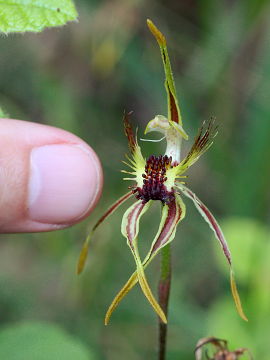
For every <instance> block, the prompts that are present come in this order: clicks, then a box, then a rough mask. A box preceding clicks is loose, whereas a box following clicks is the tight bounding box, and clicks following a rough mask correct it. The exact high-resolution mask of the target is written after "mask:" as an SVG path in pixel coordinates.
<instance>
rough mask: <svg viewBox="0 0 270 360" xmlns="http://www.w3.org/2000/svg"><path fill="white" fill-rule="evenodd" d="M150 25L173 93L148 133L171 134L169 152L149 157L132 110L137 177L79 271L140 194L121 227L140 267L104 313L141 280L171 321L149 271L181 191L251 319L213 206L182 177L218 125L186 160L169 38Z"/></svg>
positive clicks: (131, 159)
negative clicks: (151, 220)
mask: <svg viewBox="0 0 270 360" xmlns="http://www.w3.org/2000/svg"><path fill="white" fill-rule="evenodd" d="M147 24H148V27H149V29H150V31H151V32H152V34H153V35H154V37H155V38H156V40H157V42H158V44H159V47H160V51H161V56H162V61H163V65H164V71H165V88H166V92H167V98H168V116H167V117H165V116H162V115H157V116H156V117H155V118H154V119H153V120H151V121H150V122H149V123H148V124H147V126H146V129H145V133H146V134H147V133H149V132H152V131H157V132H160V133H161V134H162V135H163V137H164V138H165V139H166V142H167V148H166V151H165V154H164V155H160V156H156V155H151V156H150V157H149V158H148V159H145V158H144V157H143V155H142V153H141V149H140V146H139V145H138V142H137V138H136V136H134V133H133V131H132V126H131V124H130V115H131V113H129V114H125V115H124V127H125V134H126V136H127V139H128V144H129V149H130V153H131V154H130V156H126V157H127V161H124V163H125V164H126V165H127V166H128V167H129V170H122V171H123V172H124V173H127V174H128V175H129V176H130V177H128V178H124V180H131V181H133V185H132V186H130V187H129V189H130V191H129V192H128V193H127V194H125V195H123V196H122V197H121V198H120V199H118V200H117V201H116V202H115V203H114V204H113V205H112V206H111V207H110V208H109V209H108V210H107V211H106V213H105V214H104V215H103V216H102V217H101V218H100V219H99V220H98V221H97V223H96V224H95V226H94V227H93V229H92V231H91V232H90V234H89V235H88V237H87V239H86V241H85V243H84V245H83V248H82V251H81V254H80V258H79V261H78V265H77V272H78V273H81V272H82V270H83V268H84V265H85V261H86V257H87V253H88V247H89V242H90V239H91V238H92V235H93V232H94V231H95V230H96V229H97V227H98V226H99V225H100V224H101V223H102V222H103V220H105V219H106V218H107V217H108V216H109V215H111V214H112V213H113V212H114V211H115V210H116V209H117V208H118V207H119V206H120V205H121V204H123V203H124V202H125V201H126V200H128V199H129V198H131V197H134V196H135V198H136V199H137V200H136V202H135V203H134V204H132V205H131V206H130V207H129V208H128V209H127V210H126V212H125V214H124V216H123V219H122V226H121V231H122V234H123V236H124V237H125V238H126V239H127V244H128V246H129V248H130V250H131V252H132V255H133V257H134V260H135V263H136V270H135V272H134V273H133V274H132V275H131V277H130V278H129V280H128V281H127V282H126V284H125V285H124V286H123V288H122V289H121V290H120V292H119V293H118V294H117V295H116V297H115V298H114V300H113V302H112V304H111V305H110V307H109V309H108V311H107V314H106V316H105V324H108V322H109V319H110V316H111V314H112V312H113V311H114V310H115V308H116V307H117V305H118V304H119V302H120V301H121V300H122V299H123V297H124V296H125V295H126V294H127V293H128V292H129V291H130V290H131V289H132V288H133V287H134V285H135V284H136V283H137V282H139V284H140V286H141V289H142V291H143V293H144V295H145V297H146V298H147V300H148V301H149V303H150V304H151V306H152V307H153V309H154V310H155V312H156V313H157V314H158V316H159V317H160V319H161V320H162V321H163V322H164V323H166V322H167V320H166V316H165V314H164V312H163V310H162V309H161V307H160V305H159V304H158V302H157V301H156V299H155V297H154V295H153V293H152V291H151V289H150V287H149V284H148V281H147V279H146V276H145V269H146V267H147V266H148V265H149V264H150V263H151V261H152V260H153V259H154V257H155V256H156V255H157V254H158V253H159V252H160V250H161V249H162V248H163V247H164V246H166V245H168V244H169V243H170V242H171V241H172V240H173V239H174V237H175V233H176V228H177V225H178V224H179V222H180V221H181V220H183V218H184V217H185V212H186V208H185V204H184V202H183V200H182V196H185V197H187V198H189V199H190V200H191V201H192V202H193V203H194V205H195V207H196V208H197V210H198V211H199V213H200V214H201V215H202V216H203V218H204V220H205V221H206V222H207V223H208V225H209V226H210V228H211V229H212V231H213V232H214V235H215V237H216V239H217V240H218V241H219V243H220V245H221V247H222V250H223V253H224V255H225V257H226V259H227V261H228V264H229V266H230V280H231V290H232V295H233V298H234V301H235V304H236V308H237V310H238V313H239V315H240V316H241V317H242V318H243V319H245V320H247V318H246V316H245V314H244V312H243V310H242V306H241V302H240V298H239V295H238V292H237V288H236V283H235V280H234V275H233V270H232V260H231V254H230V251H229V248H228V245H227V242H226V240H225V237H224V235H223V233H222V230H221V228H220V226H219V225H218V223H217V221H216V219H215V218H214V216H213V215H212V213H211V212H210V210H209V209H208V208H207V207H206V206H205V205H204V204H203V203H202V202H201V200H199V198H198V197H197V196H196V195H195V194H194V193H193V192H192V191H191V190H190V189H189V188H188V187H186V185H185V183H184V182H183V181H182V180H183V178H185V175H183V174H184V173H185V172H186V170H187V169H188V168H189V167H190V166H191V165H193V164H194V163H195V162H196V161H197V160H198V159H199V158H200V156H201V155H202V154H203V153H204V152H205V151H206V150H208V149H209V147H210V146H211V145H212V143H213V139H214V137H215V136H216V134H217V127H216V126H215V124H214V119H213V118H211V119H210V121H208V122H207V123H206V122H204V123H203V125H202V127H201V129H200V130H199V132H198V135H197V136H196V137H195V140H194V143H193V146H192V147H191V149H190V151H189V152H188V154H187V155H186V156H185V157H184V158H183V159H182V160H181V157H180V155H181V154H180V149H181V142H182V140H183V139H188V136H187V134H186V132H185V131H184V129H183V127H182V119H181V114H180V109H179V105H178V101H177V97H176V90H175V85H174V80H173V75H172V71H171V65H170V60H169V55H168V51H167V46H166V39H165V37H164V35H163V34H162V33H161V32H160V31H159V30H158V29H157V28H156V26H155V25H154V24H153V23H152V21H151V20H147ZM156 200H158V201H160V203H161V207H162V214H161V220H160V225H159V229H158V231H157V234H156V236H155V238H154V240H153V242H152V245H151V247H150V250H149V252H148V254H147V255H146V257H145V258H144V259H143V260H142V259H141V257H140V254H139V250H138V233H139V223H140V219H141V217H142V216H143V215H144V214H145V213H146V212H147V210H148V209H149V208H150V206H151V205H152V204H153V202H154V201H156Z"/></svg>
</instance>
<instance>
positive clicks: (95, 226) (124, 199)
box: [77, 191, 133, 274]
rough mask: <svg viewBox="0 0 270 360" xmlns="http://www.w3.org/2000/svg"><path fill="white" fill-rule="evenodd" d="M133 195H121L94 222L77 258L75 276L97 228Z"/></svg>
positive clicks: (79, 269)
mask: <svg viewBox="0 0 270 360" xmlns="http://www.w3.org/2000/svg"><path fill="white" fill-rule="evenodd" d="M132 195H133V193H132V191H129V192H128V193H127V194H125V195H123V196H122V197H120V198H119V199H118V200H117V201H116V202H115V203H114V204H112V205H111V206H110V207H109V209H108V210H107V211H106V212H105V214H103V215H102V216H101V218H100V219H99V220H98V221H97V222H96V224H95V225H94V226H93V228H92V230H91V231H90V233H89V235H88V236H87V238H86V240H85V242H84V244H83V247H82V250H81V253H80V256H79V260H78V263H77V274H80V273H81V272H82V271H83V269H84V266H85V262H86V259H87V254H88V248H89V242H90V240H91V238H92V235H93V233H94V232H95V230H96V229H97V227H98V226H99V225H100V224H101V223H102V222H103V221H104V220H105V219H106V218H107V217H108V216H110V215H111V214H113V213H114V211H115V210H116V209H117V208H118V207H119V206H120V205H122V204H123V203H124V202H125V201H126V200H128V199H129V198H130V197H131V196H132Z"/></svg>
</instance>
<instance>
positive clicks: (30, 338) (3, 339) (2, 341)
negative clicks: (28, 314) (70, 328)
mask: <svg viewBox="0 0 270 360" xmlns="http://www.w3.org/2000/svg"><path fill="white" fill-rule="evenodd" d="M0 359H7V360H48V359H57V360H74V359H76V360H93V359H94V357H93V356H92V355H91V354H90V352H89V351H88V349H87V348H86V347H85V346H84V345H83V344H82V343H80V341H78V340H77V339H75V338H73V337H72V336H70V335H69V334H67V333H66V332H65V331H63V330H62V329H61V328H59V327H58V326H55V325H51V324H46V323H38V322H32V323H31V322H27V323H20V324H17V325H12V326H8V327H5V328H3V329H2V330H1V331H0Z"/></svg>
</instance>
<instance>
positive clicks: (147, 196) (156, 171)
mask: <svg viewBox="0 0 270 360" xmlns="http://www.w3.org/2000/svg"><path fill="white" fill-rule="evenodd" d="M171 167H172V158H171V157H168V156H167V155H165V156H162V155H160V156H155V155H151V156H149V158H148V159H147V161H146V165H145V173H144V174H143V175H142V177H143V178H144V179H143V186H142V188H140V187H136V188H134V189H133V192H134V193H136V195H135V196H136V198H137V199H141V200H142V202H143V203H147V202H148V201H149V200H160V201H162V202H163V204H164V203H166V204H168V203H169V202H170V201H171V200H173V199H174V191H173V190H172V189H169V190H168V189H167V187H166V186H165V185H164V182H165V181H166V180H167V177H166V171H167V169H169V168H171Z"/></svg>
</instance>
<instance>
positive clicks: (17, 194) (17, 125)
mask: <svg viewBox="0 0 270 360" xmlns="http://www.w3.org/2000/svg"><path fill="white" fill-rule="evenodd" d="M0 144H1V147H0V186H1V192H0V232H34V231H50V230H55V229H60V228H64V227H67V226H70V225H73V224H75V223H76V222H79V221H80V220H82V219H83V218H84V217H86V216H87V215H88V214H89V213H90V212H91V210H92V209H93V207H94V206H95V204H96V202H97V201H98V199H99V197H100V194H101V189H102V181H103V180H102V179H103V177H102V169H101V165H100V162H99V160H98V158H97V156H96V154H95V153H94V151H93V150H92V149H91V148H90V147H89V146H88V145H87V144H86V143H85V142H83V141H82V140H81V139H79V138H78V137H76V136H75V135H73V134H71V133H68V132H66V131H64V130H61V129H57V128H53V127H50V126H46V125H40V124H35V123H30V122H26V121H20V120H11V119H0Z"/></svg>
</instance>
